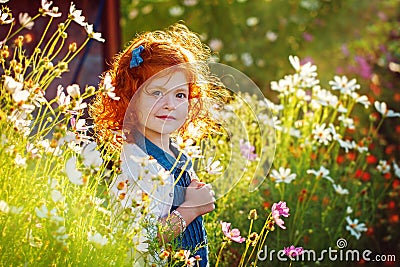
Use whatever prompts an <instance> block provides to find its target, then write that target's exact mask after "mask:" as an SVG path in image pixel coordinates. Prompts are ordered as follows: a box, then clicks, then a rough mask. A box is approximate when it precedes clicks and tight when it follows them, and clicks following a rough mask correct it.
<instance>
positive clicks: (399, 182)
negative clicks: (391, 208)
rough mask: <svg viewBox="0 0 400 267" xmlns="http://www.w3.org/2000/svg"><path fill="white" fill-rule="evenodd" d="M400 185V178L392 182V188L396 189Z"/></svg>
mask: <svg viewBox="0 0 400 267" xmlns="http://www.w3.org/2000/svg"><path fill="white" fill-rule="evenodd" d="M399 186H400V181H399V180H397V179H396V180H393V183H392V188H393V189H396V188H398V187H399Z"/></svg>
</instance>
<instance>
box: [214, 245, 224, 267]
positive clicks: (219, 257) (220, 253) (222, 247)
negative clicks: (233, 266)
mask: <svg viewBox="0 0 400 267" xmlns="http://www.w3.org/2000/svg"><path fill="white" fill-rule="evenodd" d="M225 245H226V242H222V246H221V248H220V250H219V252H218V257H217V262H216V263H215V267H218V264H219V261H220V259H221V255H222V250H223V249H224V247H225Z"/></svg>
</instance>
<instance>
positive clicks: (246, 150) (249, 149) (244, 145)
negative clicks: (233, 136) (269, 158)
mask: <svg viewBox="0 0 400 267" xmlns="http://www.w3.org/2000/svg"><path fill="white" fill-rule="evenodd" d="M254 150H255V147H254V146H252V145H251V144H250V142H244V141H243V140H242V139H240V153H241V154H242V156H243V157H245V158H246V159H248V160H255V159H256V158H257V154H256V153H253V152H254Z"/></svg>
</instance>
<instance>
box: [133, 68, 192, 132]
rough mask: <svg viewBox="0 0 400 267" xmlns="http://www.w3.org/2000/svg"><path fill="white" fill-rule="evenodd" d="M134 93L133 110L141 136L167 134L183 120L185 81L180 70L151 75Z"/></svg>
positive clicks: (186, 105) (183, 74) (183, 121)
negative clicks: (156, 75)
mask: <svg viewBox="0 0 400 267" xmlns="http://www.w3.org/2000/svg"><path fill="white" fill-rule="evenodd" d="M137 94H138V96H137V97H138V99H137V101H136V107H135V110H136V114H137V118H138V122H139V125H140V128H141V130H142V131H143V134H144V135H145V136H150V135H151V136H154V135H160V136H161V135H164V134H168V135H169V134H171V133H172V132H174V131H176V130H177V129H179V128H180V127H181V126H182V125H183V124H184V123H185V121H186V117H187V115H188V108H189V102H188V97H189V83H188V79H187V77H186V75H185V73H184V72H182V71H175V72H172V73H170V74H167V75H164V76H161V77H160V76H158V77H156V78H151V80H150V81H149V82H147V84H146V85H145V86H144V87H143V88H142V89H141V90H140V91H139V92H137Z"/></svg>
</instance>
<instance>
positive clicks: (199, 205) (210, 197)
mask: <svg viewBox="0 0 400 267" xmlns="http://www.w3.org/2000/svg"><path fill="white" fill-rule="evenodd" d="M214 202H215V198H214V192H213V191H212V190H211V185H209V184H207V185H204V183H201V182H199V181H198V180H192V182H191V183H190V185H189V186H188V188H187V189H186V196H185V201H184V202H183V203H182V204H181V205H180V206H179V207H178V208H177V209H176V211H177V212H178V215H177V214H175V213H171V214H170V215H169V216H168V217H165V218H162V219H160V220H159V222H160V224H161V229H162V230H161V231H159V232H158V238H159V240H160V242H161V243H168V242H169V241H171V240H172V239H174V238H175V237H177V236H178V235H179V234H180V233H182V231H184V228H185V227H186V226H187V225H189V224H190V223H191V222H192V221H193V220H194V219H196V218H197V217H198V216H201V215H203V214H206V213H209V212H211V211H213V210H214V209H215V205H214ZM179 214H180V216H179Z"/></svg>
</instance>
